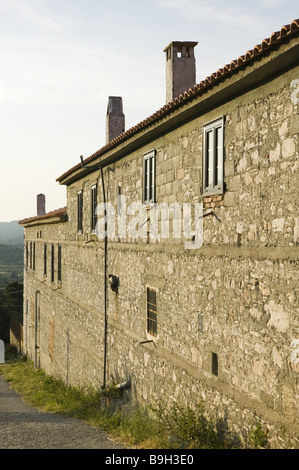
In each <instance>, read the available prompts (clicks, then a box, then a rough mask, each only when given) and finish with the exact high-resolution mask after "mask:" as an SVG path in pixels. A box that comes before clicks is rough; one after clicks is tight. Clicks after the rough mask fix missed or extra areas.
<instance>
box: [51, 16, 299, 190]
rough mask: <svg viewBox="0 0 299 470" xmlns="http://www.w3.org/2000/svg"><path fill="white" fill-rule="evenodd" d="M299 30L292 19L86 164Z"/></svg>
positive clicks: (108, 145)
mask: <svg viewBox="0 0 299 470" xmlns="http://www.w3.org/2000/svg"><path fill="white" fill-rule="evenodd" d="M298 31H299V19H297V20H294V21H292V22H291V23H290V24H288V25H284V26H282V28H281V29H280V31H276V32H274V33H272V34H271V36H270V37H269V38H267V39H264V40H263V41H262V42H261V44H257V45H255V46H254V47H253V49H251V50H249V51H247V52H246V53H245V54H244V55H242V56H240V57H238V59H235V60H232V61H231V62H230V64H226V65H225V66H224V67H223V68H220V69H218V70H217V72H215V73H213V74H211V75H210V76H209V77H207V78H206V79H204V80H202V81H201V82H200V83H199V84H196V85H195V86H194V87H193V88H191V89H189V90H187V91H186V92H185V93H184V94H182V95H180V96H178V97H177V98H175V99H174V100H172V101H170V102H169V103H167V104H166V105H165V106H163V107H162V108H160V109H159V110H158V111H156V112H155V113H154V114H152V115H151V116H149V117H148V118H146V119H144V120H143V121H141V122H140V123H139V124H137V125H136V126H134V127H132V128H131V129H128V130H127V131H125V132H124V133H123V134H121V135H120V136H118V137H116V138H115V139H113V140H111V141H110V142H109V143H108V144H106V145H105V146H104V147H102V148H101V149H99V150H98V151H97V152H95V153H94V154H92V155H91V156H90V157H88V158H86V159H85V160H84V164H88V163H90V162H92V161H93V160H95V159H96V158H98V157H100V156H101V155H103V154H105V153H106V152H108V151H109V150H111V149H113V148H114V147H116V146H117V145H118V144H119V143H121V142H125V141H126V140H127V139H129V138H130V137H131V136H133V135H136V134H137V133H138V132H140V131H141V130H143V129H145V128H147V127H148V126H150V125H152V124H154V123H156V122H157V121H159V120H160V119H162V118H163V117H165V116H166V115H167V114H168V113H169V112H171V111H173V110H175V109H177V108H179V107H180V106H182V105H184V104H185V103H186V102H188V101H190V100H192V99H193V98H194V97H197V96H199V95H200V93H201V92H203V91H205V90H206V89H208V88H209V87H210V86H212V85H213V84H215V83H217V82H219V81H221V80H223V79H224V78H226V77H227V76H229V74H230V73H233V72H235V71H236V70H238V69H239V68H241V67H244V66H246V65H247V64H249V63H250V62H252V61H253V60H255V59H256V58H258V57H260V56H261V55H262V54H263V53H265V51H268V50H271V47H272V46H275V45H276V44H279V43H283V41H284V40H285V39H286V38H289V37H291V36H292V35H293V34H294V33H298ZM80 167H81V164H78V165H76V166H74V167H73V168H71V169H70V170H68V171H67V172H65V173H64V174H63V175H61V176H60V177H59V178H57V181H62V180H63V179H64V178H65V177H67V176H69V175H71V174H72V173H73V172H75V171H76V170H79V169H80Z"/></svg>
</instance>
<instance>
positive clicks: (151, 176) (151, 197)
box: [143, 150, 156, 203]
mask: <svg viewBox="0 0 299 470" xmlns="http://www.w3.org/2000/svg"><path fill="white" fill-rule="evenodd" d="M155 174H156V151H155V150H152V151H151V152H148V153H146V154H145V155H144V156H143V202H145V203H149V202H155V199H156V182H155Z"/></svg>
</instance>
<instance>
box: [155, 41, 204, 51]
mask: <svg viewBox="0 0 299 470" xmlns="http://www.w3.org/2000/svg"><path fill="white" fill-rule="evenodd" d="M197 44H198V42H197V41H172V42H171V43H170V44H168V46H166V47H165V49H164V51H163V52H166V51H167V50H168V49H169V48H170V47H175V46H178V47H183V46H184V47H195V46H197Z"/></svg>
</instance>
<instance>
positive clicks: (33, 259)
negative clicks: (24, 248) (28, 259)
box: [32, 242, 35, 271]
mask: <svg viewBox="0 0 299 470" xmlns="http://www.w3.org/2000/svg"><path fill="white" fill-rule="evenodd" d="M32 246H33V254H32V257H33V258H32V269H33V271H35V242H33V244H32Z"/></svg>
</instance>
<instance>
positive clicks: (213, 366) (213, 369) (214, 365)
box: [212, 352, 218, 377]
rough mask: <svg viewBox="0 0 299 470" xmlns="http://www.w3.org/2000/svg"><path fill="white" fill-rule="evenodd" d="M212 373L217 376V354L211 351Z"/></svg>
mask: <svg viewBox="0 0 299 470" xmlns="http://www.w3.org/2000/svg"><path fill="white" fill-rule="evenodd" d="M212 374H213V375H216V377H217V376H218V356H217V354H216V353H213V352H212Z"/></svg>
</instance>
